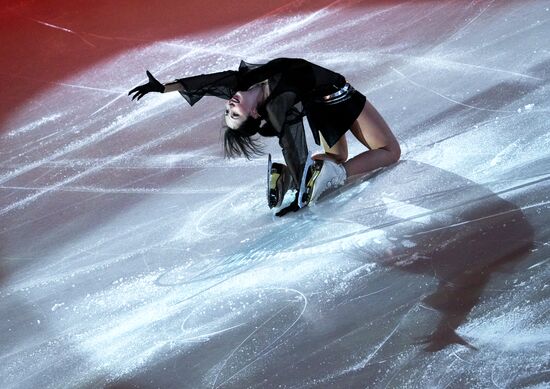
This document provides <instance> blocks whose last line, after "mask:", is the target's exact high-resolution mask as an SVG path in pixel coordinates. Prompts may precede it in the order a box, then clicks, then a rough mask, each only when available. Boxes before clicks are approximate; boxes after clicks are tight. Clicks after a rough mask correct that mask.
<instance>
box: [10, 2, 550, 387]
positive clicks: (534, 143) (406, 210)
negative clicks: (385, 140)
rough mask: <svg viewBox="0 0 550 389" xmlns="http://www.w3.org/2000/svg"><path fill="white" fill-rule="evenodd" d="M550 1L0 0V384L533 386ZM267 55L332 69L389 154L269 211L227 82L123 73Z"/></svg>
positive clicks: (542, 325)
mask: <svg viewBox="0 0 550 389" xmlns="http://www.w3.org/2000/svg"><path fill="white" fill-rule="evenodd" d="M549 8H550V4H549V3H548V2H545V1H506V2H503V1H471V2H466V1H424V2H397V1H385V2H384V1H378V2H376V1H374V2H366V1H365V2H358V1H333V2H329V1H282V0H281V1H266V2H253V1H245V2H223V3H222V2H214V1H194V0H193V1H186V2H176V1H162V2H160V1H159V2H137V1H136V2H134V1H126V2H124V1H120V2H107V1H102V2H94V3H93V4H92V3H90V2H84V1H73V2H61V1H43V2H42V1H41V2H39V1H13V2H8V3H7V4H6V5H4V6H3V7H2V11H0V12H1V13H0V15H1V16H0V18H1V20H0V21H1V23H0V25H1V27H0V30H1V34H0V41H1V43H2V47H3V51H2V55H1V57H0V58H1V62H0V64H1V68H0V79H1V81H2V85H3V88H2V97H1V98H2V104H0V317H1V320H0V330H1V331H0V334H1V335H0V362H1V363H0V387H2V388H44V387H46V388H67V387H70V388H97V387H108V388H136V387H138V388H157V387H160V388H203V387H204V388H218V387H219V388H249V387H252V388H270V387H288V388H318V387H331V388H334V387H337V388H371V387H373V388H374V387H380V388H385V387H387V388H397V387H399V388H401V387H410V388H416V387H418V388H424V387H433V388H463V387H473V388H487V387H497V388H501V387H514V388H516V387H520V388H542V387H545V386H547V385H548V384H549V380H550V378H549V366H548V364H549V360H550V359H549V351H548V350H549V349H550V348H549V346H550V345H549V343H550V331H549V330H548V328H549V322H548V310H549V308H550V302H549V301H548V296H549V286H548V279H549V271H548V263H549V262H548V258H549V251H550V250H549V236H550V231H549V227H548V224H549V223H548V221H549V208H548V207H549V198H548V192H549V181H548V178H549V174H550V169H549V168H550V160H549V152H548V150H549V146H550V129H549V125H548V123H549V121H550V103H549V101H550V99H549V97H550V93H549V87H548V81H549V78H550V53H549V47H548V36H549V33H550V26H549V20H550V10H549ZM281 56H285V57H303V58H306V59H308V60H310V61H312V62H315V63H318V64H320V65H323V66H325V67H328V68H331V69H334V70H336V71H339V72H340V73H342V74H344V75H346V77H347V78H348V80H349V81H350V82H351V83H352V84H353V85H354V87H355V88H357V89H359V90H360V91H362V92H363V93H364V94H365V95H366V96H367V98H368V99H369V100H370V101H371V102H372V103H373V104H374V105H375V106H376V107H377V109H378V110H379V111H380V112H381V113H382V115H383V116H384V117H385V118H386V120H387V122H388V123H389V125H390V126H391V127H392V129H393V130H394V132H395V133H396V135H397V136H398V138H399V140H400V142H401V145H402V149H403V154H402V161H401V162H400V163H399V164H397V165H396V166H394V167H391V168H388V169H385V170H382V171H379V172H377V173H375V174H373V175H371V176H369V177H366V178H364V179H358V180H354V181H352V182H350V183H349V184H348V185H346V187H345V188H342V189H341V190H339V191H337V192H335V193H332V194H330V195H329V196H327V197H326V198H325V199H324V201H322V202H320V203H319V204H317V205H316V206H314V207H311V208H309V209H305V210H303V211H302V212H300V213H296V214H292V215H288V216H287V217H285V218H282V219H279V218H275V217H274V215H273V212H272V211H270V210H269V209H268V208H267V205H266V200H265V182H264V181H265V169H266V158H263V157H261V158H257V159H254V160H252V161H246V160H231V161H228V160H224V159H223V154H222V148H221V142H220V139H221V138H220V136H221V135H220V122H221V117H222V112H223V101H221V100H219V99H216V98H210V97H206V98H204V99H203V100H202V101H201V102H200V103H198V104H197V105H196V106H195V107H193V108H190V107H189V106H187V103H185V101H184V100H183V99H182V98H181V97H180V96H179V95H178V94H167V95H148V96H147V97H145V98H144V99H142V100H141V101H140V102H139V103H135V102H131V101H130V99H129V98H128V97H127V96H126V93H127V91H128V90H129V89H131V88H132V87H134V86H135V85H137V84H140V83H143V82H144V81H145V70H146V69H149V70H150V71H151V72H153V74H155V75H156V76H157V77H158V78H159V79H160V80H161V81H169V80H171V79H174V78H176V77H184V76H190V75H194V74H200V73H208V72H214V71H220V70H226V69H236V68H237V66H238V64H239V62H240V60H241V59H244V60H246V61H248V62H258V63H261V62H266V61H268V60H269V59H271V58H275V57H281ZM306 131H307V132H308V134H307V135H308V137H309V139H310V140H311V137H310V134H309V128H306ZM348 139H349V141H350V154H351V155H353V154H356V153H359V152H361V151H362V148H361V146H360V144H359V143H357V142H356V141H355V140H352V138H351V137H350V138H348ZM310 145H312V146H314V144H313V142H310ZM312 149H313V151H317V150H316V149H315V148H314V147H312ZM266 151H269V152H271V153H272V154H273V155H274V158H275V159H276V160H282V156H281V154H280V151H279V148H278V145H277V143H276V141H275V140H273V139H269V140H266Z"/></svg>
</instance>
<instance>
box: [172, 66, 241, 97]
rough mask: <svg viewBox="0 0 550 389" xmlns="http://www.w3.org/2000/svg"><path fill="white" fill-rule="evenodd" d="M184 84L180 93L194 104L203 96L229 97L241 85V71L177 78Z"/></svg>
mask: <svg viewBox="0 0 550 389" xmlns="http://www.w3.org/2000/svg"><path fill="white" fill-rule="evenodd" d="M177 81H178V82H179V83H180V84H181V85H183V90H182V91H180V94H181V95H182V96H183V98H184V99H185V100H187V102H188V103H189V105H191V106H193V105H194V104H195V103H196V102H197V101H199V100H200V99H201V98H202V97H203V96H215V97H220V98H224V99H229V98H231V96H233V95H234V94H235V93H236V92H237V90H238V87H239V72H238V71H236V70H226V71H223V72H218V73H210V74H201V75H198V76H192V77H187V78H180V79H178V80H177Z"/></svg>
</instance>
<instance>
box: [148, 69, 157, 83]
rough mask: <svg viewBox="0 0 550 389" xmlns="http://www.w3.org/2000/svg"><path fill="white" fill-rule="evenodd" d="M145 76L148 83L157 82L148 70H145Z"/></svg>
mask: <svg viewBox="0 0 550 389" xmlns="http://www.w3.org/2000/svg"><path fill="white" fill-rule="evenodd" d="M145 74H147V78H148V79H149V81H157V79H156V78H155V76H153V75H152V74H151V72H150V71H149V70H146V71H145Z"/></svg>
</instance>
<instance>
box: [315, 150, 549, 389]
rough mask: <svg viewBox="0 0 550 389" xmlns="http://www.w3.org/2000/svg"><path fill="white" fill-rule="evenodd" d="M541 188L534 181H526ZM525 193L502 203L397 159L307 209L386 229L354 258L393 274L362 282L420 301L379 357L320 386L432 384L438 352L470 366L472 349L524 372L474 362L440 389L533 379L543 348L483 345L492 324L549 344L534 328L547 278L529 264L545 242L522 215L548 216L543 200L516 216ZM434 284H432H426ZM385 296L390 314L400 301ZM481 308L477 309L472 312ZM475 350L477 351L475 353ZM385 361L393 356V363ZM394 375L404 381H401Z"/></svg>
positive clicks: (513, 191)
mask: <svg viewBox="0 0 550 389" xmlns="http://www.w3.org/2000/svg"><path fill="white" fill-rule="evenodd" d="M537 184H539V183H538V181H536V180H535V181H534V182H533V183H532V185H537ZM522 189H524V188H523V186H521V185H519V186H518V187H517V188H514V187H512V188H510V189H508V190H507V191H504V193H503V194H502V195H504V196H506V198H507V199H508V200H504V199H503V198H502V197H500V196H499V195H497V194H495V193H493V192H491V191H490V190H488V189H487V188H485V187H483V186H481V185H478V184H476V183H474V182H473V181H470V180H468V179H465V178H463V177H460V176H458V175H456V174H453V173H450V172H448V171H445V170H442V169H439V168H436V167H434V166H430V165H427V164H424V163H418V162H414V161H401V162H400V163H398V164H397V165H396V166H394V167H391V168H388V169H386V170H383V171H380V172H378V173H375V174H374V175H372V176H371V177H370V178H369V179H368V180H367V181H364V180H362V181H359V182H356V183H354V184H350V185H348V186H347V187H346V188H345V189H343V190H339V191H336V192H334V193H332V194H330V195H329V196H327V197H325V199H324V201H323V202H320V203H319V204H317V205H316V206H315V207H313V208H312V212H314V213H315V214H316V215H319V217H322V218H327V219H330V218H331V217H332V215H334V219H335V221H336V222H341V223H360V224H364V225H365V227H367V228H369V229H375V230H380V231H383V233H382V234H380V235H379V236H378V238H377V240H376V241H374V242H371V244H369V245H360V246H359V245H358V247H357V250H356V252H355V253H354V258H355V259H358V260H361V257H363V259H362V261H363V262H365V263H368V262H371V261H375V262H376V263H377V264H379V265H380V266H382V267H383V268H385V269H387V270H388V271H389V273H387V274H386V275H384V274H383V273H382V275H381V273H377V274H376V275H375V276H373V275H372V274H371V275H369V277H368V278H367V280H366V281H367V282H369V283H378V282H380V285H383V283H382V282H381V281H380V280H381V279H384V278H386V277H388V282H390V284H391V282H392V281H391V280H394V282H395V278H401V282H402V284H401V285H399V286H398V285H395V286H396V287H397V288H402V289H403V293H404V294H406V295H407V296H409V297H412V298H413V299H414V297H415V296H416V299H417V300H416V303H412V305H411V309H409V310H407V311H406V312H405V313H404V314H402V315H400V316H399V317H400V321H398V322H397V323H396V326H395V327H393V328H392V329H393V330H396V329H397V328H399V329H398V331H397V333H396V332H392V333H391V337H390V338H392V339H390V340H389V341H387V342H386V343H387V344H383V345H382V346H381V347H380V348H379V349H376V352H377V353H378V354H379V355H376V356H374V355H372V350H371V352H369V353H367V352H365V353H364V355H365V356H364V357H363V359H362V360H358V361H357V362H356V364H355V365H354V368H351V369H350V368H348V369H342V370H341V373H340V375H339V374H336V375H327V376H326V377H325V379H324V380H322V382H325V383H327V384H328V383H330V384H331V385H336V384H338V383H340V384H342V385H343V384H344V383H349V382H354V380H355V379H357V380H359V381H361V380H362V382H376V383H378V384H380V385H389V386H402V385H411V384H413V383H415V384H416V385H425V384H427V383H428V382H431V383H432V384H433V381H430V380H433V379H434V377H437V376H438V373H437V369H438V368H441V369H442V371H445V369H443V361H442V360H439V359H440V358H436V355H437V356H439V357H441V356H442V355H443V356H445V357H444V358H443V360H445V361H447V362H449V360H450V361H452V360H453V359H457V358H460V357H458V356H456V357H455V356H453V355H457V354H462V355H463V358H465V359H466V360H468V361H467V362H464V363H461V364H462V365H463V366H466V365H469V364H470V363H471V359H472V358H474V354H470V353H472V352H473V353H475V356H476V358H479V361H486V360H487V361H488V360H490V359H491V358H494V357H496V356H498V355H501V354H503V353H504V354H506V358H511V359H516V360H520V361H522V362H521V363H522V366H525V367H524V368H523V370H522V373H521V374H518V375H517V376H516V377H505V375H501V376H500V378H499V374H504V370H505V369H502V366H504V365H502V366H500V365H498V364H496V365H491V366H495V368H498V369H500V370H501V371H499V372H497V373H495V372H489V371H486V369H485V370H484V368H483V366H484V364H483V363H480V364H479V366H477V367H476V368H473V367H472V366H469V367H468V368H467V369H466V368H464V369H458V370H456V371H455V372H454V373H453V374H450V376H449V377H448V378H447V379H444V377H442V376H439V378H440V379H441V382H439V384H438V385H437V386H439V385H442V386H445V382H451V381H452V379H460V380H463V379H468V377H470V378H473V377H476V378H475V379H476V380H477V381H478V382H479V383H480V385H482V386H484V385H485V384H483V382H485V383H486V384H490V382H491V380H492V379H494V377H491V376H490V375H493V376H494V375H496V376H497V379H500V380H501V381H502V382H505V383H506V385H507V384H510V383H512V382H515V381H514V380H516V379H518V380H523V381H522V382H527V381H529V379H530V378H529V377H532V378H533V379H532V382H537V380H538V379H539V378H540V375H541V374H542V372H543V370H544V369H543V367H540V366H537V365H536V364H535V365H532V364H531V363H534V362H535V361H538V360H541V359H540V358H544V357H543V355H542V354H541V353H544V352H543V351H540V352H536V353H532V351H529V352H528V348H523V347H521V346H520V347H511V346H510V345H502V344H500V345H499V344H495V343H493V342H492V341H490V340H488V339H487V338H486V335H487V331H490V330H489V328H491V324H492V325H494V326H496V329H493V330H495V331H506V336H508V337H509V338H514V337H516V338H517V339H518V340H519V339H523V338H525V339H530V338H533V337H536V336H537V334H539V335H541V337H540V338H539V342H548V340H549V339H548V336H547V335H544V333H543V332H541V329H540V325H541V323H543V322H545V321H547V320H546V319H543V317H544V312H546V310H547V308H545V304H544V292H542V293H541V292H537V291H538V290H540V291H542V290H544V289H545V286H544V277H538V276H537V272H536V271H535V270H534V269H531V267H530V265H531V264H532V263H533V262H535V263H537V261H538V260H539V259H540V255H544V254H542V253H539V256H537V255H536V251H537V250H539V249H540V248H541V247H542V246H543V245H542V244H541V242H536V241H535V237H534V230H533V227H532V226H531V222H530V221H529V219H528V218H527V217H526V215H525V213H524V212H527V211H530V210H531V209H537V208H538V209H544V207H545V203H544V202H542V203H540V202H536V201H535V202H532V203H531V204H526V205H525V206H524V207H523V208H524V210H522V209H521V208H520V207H519V206H517V205H515V204H514V199H517V201H521V196H520V195H521V193H522ZM531 201H533V200H531ZM321 215H322V216H321ZM372 243H374V244H372ZM539 251H540V250H539ZM527 258H529V260H527ZM537 258H538V259H537ZM516 269H517V270H516ZM528 269H531V270H530V271H529V270H528ZM516 272H518V273H519V274H522V273H525V272H527V275H525V276H523V277H524V278H525V277H529V281H530V282H531V283H533V285H532V287H531V288H528V289H529V290H527V291H522V290H521V288H519V287H518V285H517V284H518V282H517V277H518V276H516V275H515V274H516ZM399 274H401V275H399ZM407 274H409V275H407ZM411 276H412V277H413V278H412V280H413V281H411V278H410V277H411ZM519 277H520V278H521V277H522V276H519ZM379 279H380V280H379ZM434 282H435V284H434ZM430 283H431V284H433V285H432V286H428V285H429V284H430ZM355 290H360V287H359V286H358V285H356V286H355V287H351V288H350V289H349V292H350V295H348V296H347V298H348V299H349V301H350V302H351V301H353V300H354V294H356V293H357V295H358V294H359V293H358V292H355ZM385 293H388V292H387V291H386V292H385ZM390 295H392V296H393V299H394V301H391V300H392V299H390V300H387V299H386V300H385V303H386V304H387V309H391V308H392V307H395V308H398V307H399V304H401V303H402V302H403V299H400V298H397V297H398V295H396V294H395V291H394V290H392V291H390ZM525 295H531V296H530V298H529V299H530V301H531V303H532V307H531V309H532V310H533V311H534V312H533V313H530V312H529V310H527V309H525V307H524V301H525V299H526V297H525ZM378 296H379V297H381V296H383V293H382V294H380V295H378ZM480 304H481V305H482V307H483V308H479V309H477V307H478V305H480ZM354 305H360V304H358V303H357V302H355V303H354ZM355 308H356V309H357V308H358V307H357V306H356V307H355ZM513 311H516V314H513V313H511V312H513ZM519 312H522V313H519ZM522 314H523V315H524V316H522ZM515 315H517V316H515ZM514 317H515V321H514ZM499 318H500V319H501V320H507V321H508V322H507V324H508V326H506V325H502V327H501V328H499V325H497V323H498V320H499ZM503 318H504V319H503ZM541 320H542V321H541ZM487 323H491V324H487ZM481 328H484V329H483V330H481ZM388 331H389V330H388ZM519 342H520V344H521V341H519ZM415 343H418V344H420V345H422V349H423V350H426V351H431V352H437V353H435V354H434V357H430V356H429V354H428V355H427V356H426V355H424V356H423V354H422V353H418V351H415V350H417V349H416V348H414V347H412V346H411V345H413V344H415ZM511 343H513V342H511ZM454 344H458V345H460V346H452V345H454ZM407 345H409V346H407ZM462 346H465V347H462ZM457 347H458V348H457ZM461 347H462V348H461ZM475 349H478V350H479V351H477V352H476V351H472V350H475ZM468 350H470V351H468ZM438 351H439V352H438ZM392 353H393V354H392ZM395 353H397V356H398V358H395V357H396V354H395ZM358 354H359V355H360V353H358ZM391 355H394V357H393V358H389V356H391ZM506 358H505V359H506ZM392 359H394V361H393V362H390V360H392ZM419 363H420V364H421V365H424V366H425V367H426V368H428V367H431V369H428V370H424V371H422V369H417V370H418V371H412V370H411V369H412V366H418V364H419ZM453 363H456V362H453ZM381 365H382V366H387V365H389V366H392V368H390V369H388V373H387V374H380V370H379V369H380V366H381ZM396 369H398V370H400V371H402V372H403V374H402V375H401V376H400V375H398V374H397V373H396ZM359 377H360V378H359ZM405 377H407V378H405ZM537 377H539V378H537ZM366 380H368V381H366ZM372 380H374V381H372ZM518 382H519V381H518ZM540 382H542V381H540Z"/></svg>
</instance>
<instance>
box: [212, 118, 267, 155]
mask: <svg viewBox="0 0 550 389" xmlns="http://www.w3.org/2000/svg"><path fill="white" fill-rule="evenodd" d="M261 123H262V119H261V118H258V119H255V118H253V117H252V116H249V117H248V119H246V120H245V121H244V122H243V123H242V124H241V125H240V126H239V128H236V129H232V128H230V127H229V126H228V125H227V124H226V123H225V116H224V118H223V121H222V131H223V149H224V155H225V157H226V158H235V157H241V156H243V157H245V158H246V159H251V158H252V157H253V156H255V155H262V154H264V150H263V144H262V142H261V141H260V139H259V137H258V136H257V135H262V136H275V135H276V132H275V130H274V129H273V127H271V125H270V124H269V123H267V122H266V123H264V124H263V125H262V124H261Z"/></svg>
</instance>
